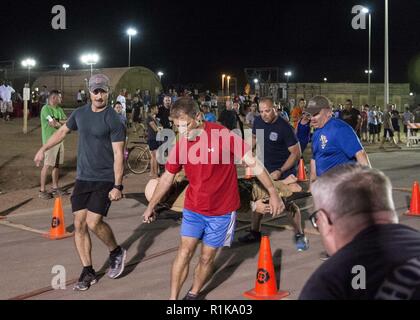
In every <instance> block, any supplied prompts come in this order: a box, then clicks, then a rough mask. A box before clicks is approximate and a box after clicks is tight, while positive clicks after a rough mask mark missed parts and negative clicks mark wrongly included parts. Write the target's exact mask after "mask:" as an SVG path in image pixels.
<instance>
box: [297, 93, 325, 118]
mask: <svg viewBox="0 0 420 320" xmlns="http://www.w3.org/2000/svg"><path fill="white" fill-rule="evenodd" d="M322 109H331V102H330V100H328V98H327V97H324V96H315V97H313V98H311V99H310V100H309V101H308V107H307V108H306V109H305V110H304V112H305V113H309V114H310V115H311V116H313V115H316V114H317V113H319V112H320V111H321V110H322Z"/></svg>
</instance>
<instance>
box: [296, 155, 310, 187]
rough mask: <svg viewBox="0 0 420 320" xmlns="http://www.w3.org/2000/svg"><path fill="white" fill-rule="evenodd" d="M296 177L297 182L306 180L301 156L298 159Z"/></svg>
mask: <svg viewBox="0 0 420 320" xmlns="http://www.w3.org/2000/svg"><path fill="white" fill-rule="evenodd" d="M297 179H298V181H299V182H303V181H308V178H307V177H306V170H305V163H304V162H303V158H301V159H300V161H299V169H298V176H297Z"/></svg>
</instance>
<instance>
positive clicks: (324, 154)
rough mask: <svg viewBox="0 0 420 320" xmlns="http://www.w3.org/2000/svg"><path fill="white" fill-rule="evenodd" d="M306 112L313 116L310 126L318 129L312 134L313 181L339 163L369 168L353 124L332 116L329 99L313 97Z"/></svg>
mask: <svg viewBox="0 0 420 320" xmlns="http://www.w3.org/2000/svg"><path fill="white" fill-rule="evenodd" d="M305 111H306V112H307V113H309V114H310V115H311V126H312V127H313V128H314V129H315V132H314V135H313V137H312V160H311V182H314V181H315V180H316V178H317V177H319V176H321V175H323V174H324V173H325V172H327V171H328V170H330V169H332V168H334V167H336V166H338V165H340V164H345V163H356V162H357V163H359V164H361V165H364V166H369V167H370V162H369V158H368V155H367V154H366V152H365V150H364V149H363V146H362V144H361V143H360V140H359V138H358V137H357V135H356V133H355V132H354V130H353V129H352V127H350V125H348V124H347V123H345V122H344V121H342V120H340V119H335V118H333V117H332V109H331V103H330V101H329V100H328V98H326V97H324V96H315V97H313V98H311V100H309V102H308V108H307V109H306V110H305Z"/></svg>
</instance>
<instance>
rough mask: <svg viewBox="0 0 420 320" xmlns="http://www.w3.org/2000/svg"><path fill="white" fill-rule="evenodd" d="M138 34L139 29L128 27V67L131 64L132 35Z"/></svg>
mask: <svg viewBox="0 0 420 320" xmlns="http://www.w3.org/2000/svg"><path fill="white" fill-rule="evenodd" d="M136 34H137V30H136V29H133V28H128V29H127V35H128V67H130V66H131V37H132V36H135V35H136Z"/></svg>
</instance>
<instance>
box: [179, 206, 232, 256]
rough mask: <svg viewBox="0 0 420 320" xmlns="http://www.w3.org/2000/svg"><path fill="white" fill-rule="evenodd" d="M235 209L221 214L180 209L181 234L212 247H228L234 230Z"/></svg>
mask: <svg viewBox="0 0 420 320" xmlns="http://www.w3.org/2000/svg"><path fill="white" fill-rule="evenodd" d="M235 221H236V211H233V212H229V213H227V214H225V215H222V216H205V215H202V214H198V213H195V212H192V211H190V210H188V209H184V210H183V211H182V225H181V236H182V237H191V238H196V239H200V240H202V241H203V243H204V244H205V245H206V246H209V247H212V248H221V247H225V246H226V247H230V245H231V244H232V240H233V235H234V231H235Z"/></svg>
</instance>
